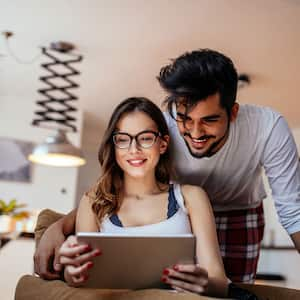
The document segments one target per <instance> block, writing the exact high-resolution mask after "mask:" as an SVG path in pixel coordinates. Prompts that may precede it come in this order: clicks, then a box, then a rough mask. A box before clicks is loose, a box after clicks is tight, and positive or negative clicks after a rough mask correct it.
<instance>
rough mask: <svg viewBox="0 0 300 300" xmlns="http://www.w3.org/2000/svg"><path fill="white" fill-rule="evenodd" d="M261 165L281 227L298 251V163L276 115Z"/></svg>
mask: <svg viewBox="0 0 300 300" xmlns="http://www.w3.org/2000/svg"><path fill="white" fill-rule="evenodd" d="M262 164H263V166H264V168H265V171H266V175H267V177H268V181H269V184H270V187H271V190H272V197H273V199H274V201H275V207H276V210H277V214H278V216H279V220H280V222H281V224H282V226H283V227H284V228H285V229H286V231H287V232H288V234H289V235H290V236H291V239H292V241H293V242H294V244H295V247H296V249H297V250H298V251H299V252H300V164H299V154H298V151H297V146H296V143H295V141H294V138H293V135H292V133H291V131H290V129H289V127H288V125H287V123H286V121H285V120H284V118H283V117H280V118H279V119H278V120H277V121H276V123H275V124H274V127H273V129H272V131H271V133H270V135H269V136H268V139H267V142H266V145H265V147H264V153H263V158H262Z"/></svg>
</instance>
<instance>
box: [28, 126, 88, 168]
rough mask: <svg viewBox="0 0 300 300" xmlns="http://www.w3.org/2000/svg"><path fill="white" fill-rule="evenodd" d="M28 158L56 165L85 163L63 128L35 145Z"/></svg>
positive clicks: (48, 164)
mask: <svg viewBox="0 0 300 300" xmlns="http://www.w3.org/2000/svg"><path fill="white" fill-rule="evenodd" d="M28 159H29V160H30V161H32V162H34V163H38V164H42V165H47V166H56V167H79V166H82V165H84V164H85V163H86V161H85V159H84V157H83V155H82V152H81V150H80V149H78V148H76V147H75V146H73V145H72V144H71V143H70V142H69V141H68V139H67V136H66V133H65V131H63V130H57V132H56V134H55V135H53V136H49V137H47V138H46V140H45V142H44V143H42V144H40V145H37V146H36V147H35V148H34V150H33V152H32V154H30V155H29V156H28Z"/></svg>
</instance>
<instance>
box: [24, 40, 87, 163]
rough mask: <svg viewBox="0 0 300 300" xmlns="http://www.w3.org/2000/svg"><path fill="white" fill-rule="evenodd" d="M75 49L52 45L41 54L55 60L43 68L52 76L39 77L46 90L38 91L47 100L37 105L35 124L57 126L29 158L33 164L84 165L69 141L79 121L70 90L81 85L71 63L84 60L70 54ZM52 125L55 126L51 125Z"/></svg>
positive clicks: (70, 45)
mask: <svg viewBox="0 0 300 300" xmlns="http://www.w3.org/2000/svg"><path fill="white" fill-rule="evenodd" d="M72 49H74V46H73V45H72V44H70V43H67V42H57V43H52V44H51V46H50V48H42V54H43V55H45V56H47V57H48V58H50V59H51V60H52V61H51V62H49V63H44V64H42V65H41V66H42V67H43V68H44V69H46V71H47V72H48V73H50V74H48V75H46V76H41V77H40V80H41V81H42V82H43V83H45V84H46V85H47V87H46V88H43V89H39V90H38V92H39V93H40V94H42V95H43V96H44V97H45V99H43V100H40V101H37V102H36V103H37V104H38V105H39V107H41V108H42V109H41V110H38V111H35V115H36V116H38V118H36V119H34V120H33V122H32V124H33V125H34V126H40V127H43V126H44V127H47V128H49V127H50V128H52V129H53V127H54V129H55V132H54V134H52V135H50V136H49V137H47V138H46V139H45V141H44V142H43V143H41V144H39V145H37V146H36V147H35V148H34V149H33V152H32V154H30V155H29V156H28V159H29V160H30V161H32V162H34V163H38V164H42V165H48V166H57V167H78V166H82V165H84V164H85V159H84V157H83V155H82V152H81V150H80V149H79V148H77V147H75V146H73V145H72V144H71V142H70V141H69V140H68V138H67V132H68V131H73V132H76V131H77V130H76V125H75V122H76V118H75V117H74V116H73V115H72V113H74V112H76V111H77V109H76V108H75V107H74V105H73V103H74V101H75V100H77V99H78V98H77V97H76V96H75V95H74V94H73V93H71V92H70V89H74V88H77V87H79V85H78V84H76V83H75V82H74V81H73V80H71V79H70V76H74V75H78V74H80V73H79V72H78V71H77V70H76V69H74V67H72V66H71V64H73V63H76V62H79V61H81V60H82V56H80V55H73V54H70V51H71V50H72ZM66 56H67V57H66ZM53 124H55V126H50V125H53Z"/></svg>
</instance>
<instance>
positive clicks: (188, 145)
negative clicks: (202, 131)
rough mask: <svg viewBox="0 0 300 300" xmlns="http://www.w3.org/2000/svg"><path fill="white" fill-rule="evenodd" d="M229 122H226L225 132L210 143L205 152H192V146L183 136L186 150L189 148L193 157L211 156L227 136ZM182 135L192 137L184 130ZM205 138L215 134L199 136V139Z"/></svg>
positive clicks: (212, 136)
mask: <svg viewBox="0 0 300 300" xmlns="http://www.w3.org/2000/svg"><path fill="white" fill-rule="evenodd" d="M229 124H230V122H228V126H227V129H226V131H225V133H224V135H223V136H222V137H221V138H220V139H219V140H217V141H215V142H214V143H212V144H211V146H210V147H209V148H208V149H207V151H205V153H201V154H200V153H199V154H198V153H194V152H193V150H192V148H191V146H190V144H189V143H188V142H187V141H186V139H185V138H183V140H184V142H185V144H186V146H187V148H188V150H189V152H190V154H191V155H192V156H193V157H194V158H202V157H211V156H213V155H214V154H215V153H217V152H218V151H217V150H216V148H217V147H218V146H219V145H220V143H221V142H222V141H223V140H224V139H225V138H226V137H227V136H228V133H229ZM183 136H184V137H185V136H188V137H190V138H191V139H192V136H191V134H190V133H189V132H185V133H184V134H183ZM201 138H202V139H205V138H208V139H209V138H215V136H214V135H209V136H208V135H205V136H202V137H200V138H199V139H201Z"/></svg>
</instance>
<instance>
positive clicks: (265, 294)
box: [236, 283, 300, 300]
mask: <svg viewBox="0 0 300 300" xmlns="http://www.w3.org/2000/svg"><path fill="white" fill-rule="evenodd" d="M236 285H238V286H239V287H241V288H243V289H245V290H248V291H249V292H252V293H254V294H255V295H256V296H257V297H258V298H259V299H260V300H282V299H287V300H297V299H300V290H296V289H289V288H284V287H279V286H271V285H260V284H248V283H236Z"/></svg>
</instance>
